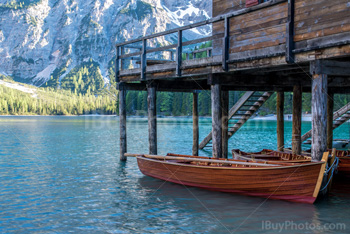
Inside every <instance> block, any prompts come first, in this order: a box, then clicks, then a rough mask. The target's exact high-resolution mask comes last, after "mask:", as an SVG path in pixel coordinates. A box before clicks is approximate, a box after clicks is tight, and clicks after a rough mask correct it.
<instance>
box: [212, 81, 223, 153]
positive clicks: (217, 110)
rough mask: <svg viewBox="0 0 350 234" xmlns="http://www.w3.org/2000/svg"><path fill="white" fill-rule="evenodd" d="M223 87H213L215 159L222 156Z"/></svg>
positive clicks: (217, 85) (215, 85)
mask: <svg viewBox="0 0 350 234" xmlns="http://www.w3.org/2000/svg"><path fill="white" fill-rule="evenodd" d="M220 102H221V85H219V84H214V85H211V112H212V128H213V132H212V142H213V157H214V158H219V157H221V155H222V123H221V106H220Z"/></svg>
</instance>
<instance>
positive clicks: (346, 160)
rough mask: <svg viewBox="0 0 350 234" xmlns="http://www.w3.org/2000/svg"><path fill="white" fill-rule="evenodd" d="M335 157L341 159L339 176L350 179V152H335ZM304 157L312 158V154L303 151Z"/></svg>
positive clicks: (329, 150) (330, 151)
mask: <svg viewBox="0 0 350 234" xmlns="http://www.w3.org/2000/svg"><path fill="white" fill-rule="evenodd" d="M285 150H288V151H287V152H291V149H285ZM328 152H329V153H330V154H331V153H332V149H328ZM334 152H335V156H336V157H338V158H339V165H338V169H337V171H338V175H340V176H346V177H350V150H335V151H334ZM302 154H303V155H305V156H311V152H310V150H309V151H303V152H302Z"/></svg>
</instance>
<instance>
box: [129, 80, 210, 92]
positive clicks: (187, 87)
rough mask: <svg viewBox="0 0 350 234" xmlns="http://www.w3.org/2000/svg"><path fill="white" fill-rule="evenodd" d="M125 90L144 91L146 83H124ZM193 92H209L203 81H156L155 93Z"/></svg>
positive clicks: (208, 87)
mask: <svg viewBox="0 0 350 234" xmlns="http://www.w3.org/2000/svg"><path fill="white" fill-rule="evenodd" d="M125 89H126V90H138V91H146V90H147V88H146V83H145V82H141V83H125ZM194 90H210V86H209V85H207V83H206V81H205V80H196V81H195V82H193V81H183V80H157V91H162V92H193V91H194Z"/></svg>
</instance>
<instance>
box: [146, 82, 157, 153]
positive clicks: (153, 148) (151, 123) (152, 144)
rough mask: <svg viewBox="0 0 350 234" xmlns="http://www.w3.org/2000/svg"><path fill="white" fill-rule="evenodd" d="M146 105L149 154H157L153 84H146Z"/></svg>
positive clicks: (154, 91) (154, 88)
mask: <svg viewBox="0 0 350 234" xmlns="http://www.w3.org/2000/svg"><path fill="white" fill-rule="evenodd" d="M147 103H148V142H149V153H150V154H157V109H156V106H157V105H156V85H155V83H154V82H149V83H148V84H147Z"/></svg>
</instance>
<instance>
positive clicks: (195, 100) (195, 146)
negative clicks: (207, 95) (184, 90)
mask: <svg viewBox="0 0 350 234" xmlns="http://www.w3.org/2000/svg"><path fill="white" fill-rule="evenodd" d="M192 119H193V146H192V155H193V156H198V147H199V124H198V122H199V121H198V92H197V91H195V92H193V106H192Z"/></svg>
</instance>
